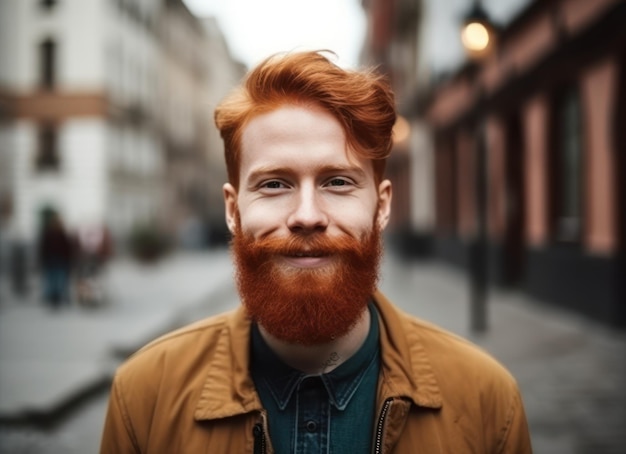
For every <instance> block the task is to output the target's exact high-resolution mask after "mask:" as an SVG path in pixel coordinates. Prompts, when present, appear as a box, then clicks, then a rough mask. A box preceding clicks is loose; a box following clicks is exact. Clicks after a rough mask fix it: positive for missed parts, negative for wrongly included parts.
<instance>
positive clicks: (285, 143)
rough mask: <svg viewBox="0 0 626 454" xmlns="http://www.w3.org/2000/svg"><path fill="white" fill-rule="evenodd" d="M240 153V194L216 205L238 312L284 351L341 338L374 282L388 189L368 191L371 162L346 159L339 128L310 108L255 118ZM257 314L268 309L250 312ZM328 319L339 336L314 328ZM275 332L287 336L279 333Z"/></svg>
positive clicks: (231, 192)
mask: <svg viewBox="0 0 626 454" xmlns="http://www.w3.org/2000/svg"><path fill="white" fill-rule="evenodd" d="M241 153H242V155H241V168H240V186H239V188H234V187H233V186H232V185H230V184H226V185H225V186H224V196H225V200H226V219H227V223H228V226H229V228H230V230H231V232H232V233H233V234H234V241H233V243H234V251H235V258H236V261H237V265H238V284H239V289H240V293H241V294H242V295H241V296H242V299H243V301H244V304H245V305H246V307H247V308H248V310H249V312H251V313H252V315H253V318H257V319H258V320H257V321H259V323H260V324H262V325H263V326H264V327H265V328H266V330H267V331H268V332H270V334H274V335H276V337H278V338H281V339H283V340H286V341H291V342H298V343H320V342H324V341H327V340H329V339H330V338H334V337H336V336H338V335H342V334H344V332H345V331H346V330H348V329H349V328H350V326H351V324H353V323H354V322H356V319H357V318H358V316H359V315H360V314H361V313H362V311H363V310H364V308H365V307H366V305H367V299H368V296H369V295H371V290H372V289H371V287H372V286H373V285H374V283H375V280H376V275H377V265H378V258H379V257H378V256H379V248H378V246H379V243H380V232H381V231H382V230H383V229H384V227H385V226H386V224H387V222H388V219H389V211H390V202H391V184H390V182H389V181H387V180H385V181H383V182H381V183H380V184H376V182H375V178H374V172H373V167H372V164H371V162H370V161H368V160H365V159H363V158H359V157H357V156H356V155H354V154H353V153H352V152H350V150H349V149H348V148H347V145H346V140H345V135H344V132H343V129H342V128H341V125H340V123H339V122H338V121H337V120H336V119H335V118H334V117H333V116H332V115H331V114H329V113H327V112H325V111H324V110H322V109H320V108H317V107H303V106H284V107H281V108H279V109H277V110H274V111H272V112H269V113H265V114H262V115H260V116H258V117H255V118H254V119H253V120H251V121H250V123H249V124H248V125H247V126H246V127H245V129H244V131H243V136H242V150H241ZM242 258H245V260H244V259H242ZM353 278H354V279H353ZM242 281H245V282H242ZM248 281H249V282H248ZM364 281H367V282H365V283H366V284H367V285H365V287H364V285H363V284H364ZM346 282H351V284H346ZM346 285H348V287H346ZM350 285H351V286H350ZM263 290H267V291H265V292H264V291H263ZM283 290H284V291H283ZM363 291H365V292H366V293H365V294H361V293H360V292H363ZM355 292H356V293H355ZM336 294H342V295H340V296H341V297H343V298H344V299H347V300H348V301H343V302H342V301H339V300H336V299H335V298H337V295H336ZM268 300H269V301H268ZM321 301H326V302H327V304H328V307H323V306H322V304H324V303H322V302H321ZM260 305H263V306H268V305H269V306H271V307H269V308H266V309H267V310H265V309H263V311H257V310H256V306H260ZM350 305H352V306H354V307H352V308H350V307H349V306H350ZM253 306H254V307H253ZM342 308H345V312H342ZM329 311H330V314H332V316H331V317H329ZM268 313H271V314H270V315H268ZM276 317H278V319H277V320H275V321H270V320H269V319H270V318H276ZM337 318H340V319H342V320H343V321H342V322H341V326H340V327H339V326H335V327H330V328H325V327H323V326H322V325H324V326H326V325H327V324H328V320H329V319H337ZM312 319H318V321H317V322H311V320H312ZM353 319H354V320H353ZM264 320H265V322H264ZM310 322H311V323H310ZM307 323H308V326H306V327H305V326H304V325H306V324H307ZM273 324H275V325H277V327H276V329H272V328H271V327H270V326H269V325H273ZM285 325H289V326H291V327H293V329H292V330H291V331H292V333H291V334H289V333H285V332H283V331H281V328H280V327H281V326H282V327H284V326H285ZM279 331H280V332H279ZM294 333H295V334H294Z"/></svg>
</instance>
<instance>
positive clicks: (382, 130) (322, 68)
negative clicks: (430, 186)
mask: <svg viewBox="0 0 626 454" xmlns="http://www.w3.org/2000/svg"><path fill="white" fill-rule="evenodd" d="M285 104H304V105H306V104H314V105H318V106H320V107H322V108H323V109H325V110H327V111H328V112H330V113H331V114H332V115H333V116H334V117H335V118H336V119H337V120H338V121H339V123H341V126H342V128H343V130H344V133H345V135H346V140H347V142H348V145H349V146H350V148H351V149H352V150H353V151H354V153H356V154H357V155H358V156H360V157H363V158H366V159H369V160H371V161H372V164H373V166H374V175H375V177H376V180H377V182H380V181H381V180H382V178H383V173H384V171H385V162H386V159H387V157H388V156H389V154H390V153H391V146H392V143H393V139H392V128H393V125H394V123H395V121H396V112H395V104H394V96H393V93H392V91H391V88H390V86H389V84H388V83H387V81H386V80H385V79H384V78H383V77H382V76H381V75H380V74H376V73H374V72H373V71H372V70H367V71H350V70H345V69H342V68H340V67H338V66H337V65H335V64H334V63H332V62H331V61H330V60H329V59H328V58H326V57H325V56H324V55H322V54H321V53H320V52H298V53H288V54H277V55H274V56H271V57H269V58H268V59H266V60H265V61H263V62H262V63H261V64H259V65H258V66H257V67H256V68H254V69H253V70H252V71H250V72H249V73H248V75H247V76H246V79H245V80H244V83H243V84H242V86H241V87H239V88H238V89H236V90H235V91H233V92H232V93H231V94H230V95H229V96H227V97H226V98H225V99H224V100H223V101H222V102H221V103H220V104H219V105H218V106H217V108H216V109H215V124H216V126H217V128H218V129H219V131H220V134H221V136H222V139H223V140H224V155H225V158H226V168H227V170H228V179H229V181H230V183H231V184H232V185H233V186H235V187H236V188H238V187H239V166H240V162H241V158H240V154H241V136H242V132H243V129H244V127H245V126H246V125H247V124H248V122H249V121H250V120H251V119H252V118H254V117H256V116H257V115H260V114H263V113H267V112H270V111H272V110H275V109H277V108H279V107H281V106H283V105H285Z"/></svg>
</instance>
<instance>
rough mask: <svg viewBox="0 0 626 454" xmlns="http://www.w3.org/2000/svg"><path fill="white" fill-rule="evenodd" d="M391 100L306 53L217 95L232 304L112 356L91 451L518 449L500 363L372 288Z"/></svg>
mask: <svg viewBox="0 0 626 454" xmlns="http://www.w3.org/2000/svg"><path fill="white" fill-rule="evenodd" d="M394 106H395V104H394V98H393V95H392V93H391V90H390V88H389V86H388V84H387V82H386V81H385V80H384V79H382V78H381V77H380V76H377V75H375V74H374V73H373V72H356V71H346V70H343V69H341V68H339V67H337V66H336V65H335V64H333V63H332V62H331V61H330V60H329V59H327V58H326V57H325V56H324V55H323V54H321V53H317V52H303V53H293V54H287V55H285V56H275V57H272V58H270V59H268V60H266V61H264V62H263V63H261V64H260V65H259V66H258V67H257V68H255V69H253V70H252V72H251V73H249V74H248V77H247V80H246V81H245V83H244V86H243V87H242V88H240V89H238V90H236V91H235V92H234V93H233V94H232V95H231V96H230V97H228V98H227V99H226V100H225V101H223V102H222V103H221V104H220V105H219V106H218V108H217V110H216V113H215V118H216V124H217V127H218V128H219V130H220V132H221V135H222V138H223V139H224V144H225V152H226V163H227V168H228V176H229V182H228V183H226V184H225V185H224V196H225V202H226V220H227V225H228V227H229V229H230V231H231V234H232V251H233V256H234V260H235V264H236V269H237V284H238V289H239V294H240V297H241V299H242V302H243V305H242V307H240V308H239V309H237V310H236V311H233V312H230V313H227V314H222V315H218V316H216V317H213V318H210V319H207V320H205V321H201V322H199V323H196V324H193V325H191V326H190V327H187V328H183V329H181V330H179V331H176V332H175V333H173V334H170V335H167V336H165V337H162V338H161V339H158V340H156V341H155V342H153V343H151V344H150V345H148V346H146V347H145V348H143V349H142V350H141V351H139V352H138V353H136V354H135V355H134V356H133V357H132V358H131V359H130V360H129V361H128V362H127V363H126V364H124V365H123V366H122V367H121V368H120V369H119V371H118V372H117V374H116V377H115V380H114V383H113V388H112V393H111V397H110V401H109V409H108V414H107V418H106V423H105V428H104V434H103V440H102V446H101V452H102V453H106V454H112V453H131V452H133V453H171V452H210V453H244V452H248V453H250V452H255V453H257V452H259V453H261V452H268V453H271V452H277V453H304V452H339V453H345V452H348V453H371V452H381V453H382V452H384V453H392V452H393V453H414V452H418V453H422V452H423V453H434V452H448V453H470V452H472V453H481V454H495V453H519V454H526V453H530V452H531V448H530V441H529V434H528V427H527V423H526V417H525V414H524V408H523V405H522V401H521V398H520V393H519V390H518V388H517V385H516V383H515V381H514V379H513V378H512V377H511V375H510V374H509V373H508V372H507V371H506V370H505V369H504V368H503V367H502V366H501V365H500V364H498V363H497V362H496V361H495V360H494V359H492V358H491V357H489V356H488V355H487V354H486V353H484V352H483V351H482V350H480V349H479V348H477V347H475V346H473V345H471V344H470V343H469V342H467V341H465V340H463V339H460V338H458V337H457V336H455V335H452V334H450V333H448V332H446V331H444V330H442V329H440V328H438V327H435V326H433V325H431V324H429V323H427V322H424V321H421V320H419V319H417V318H414V317H412V316H409V315H407V314H405V313H403V312H401V311H400V310H399V309H398V308H397V307H395V306H394V305H393V304H392V303H391V302H390V301H388V300H387V299H386V298H385V297H384V296H383V295H382V294H381V293H380V292H378V291H377V290H376V284H377V278H378V269H379V262H380V258H381V255H382V252H381V249H382V239H381V237H382V231H383V229H384V228H385V227H386V225H387V223H388V220H389V216H390V209H391V183H390V182H389V180H386V179H384V177H383V172H384V166H385V160H386V158H387V157H388V155H389V153H390V151H391V146H392V142H393V138H392V128H393V125H394V123H395V120H396V114H395V107H394Z"/></svg>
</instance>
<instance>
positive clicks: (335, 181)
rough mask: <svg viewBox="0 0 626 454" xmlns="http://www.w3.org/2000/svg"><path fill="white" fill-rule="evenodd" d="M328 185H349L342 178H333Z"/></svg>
mask: <svg viewBox="0 0 626 454" xmlns="http://www.w3.org/2000/svg"><path fill="white" fill-rule="evenodd" d="M328 184H329V186H347V185H348V184H349V183H348V182H347V181H346V180H344V179H342V178H333V179H332V180H330V181H329V182H328Z"/></svg>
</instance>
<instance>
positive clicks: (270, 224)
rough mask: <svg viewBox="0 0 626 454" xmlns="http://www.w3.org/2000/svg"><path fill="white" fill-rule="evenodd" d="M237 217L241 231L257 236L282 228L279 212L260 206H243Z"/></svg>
mask: <svg viewBox="0 0 626 454" xmlns="http://www.w3.org/2000/svg"><path fill="white" fill-rule="evenodd" d="M237 219H238V222H239V226H240V227H241V231H242V232H243V233H245V234H249V235H252V236H253V237H256V238H258V237H259V236H262V235H264V234H266V233H268V232H272V231H274V230H276V229H278V228H280V225H281V222H280V221H281V217H280V214H279V213H277V212H276V211H275V210H269V209H263V208H260V207H254V208H253V207H245V208H242V209H241V210H240V211H238V213H237Z"/></svg>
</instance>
